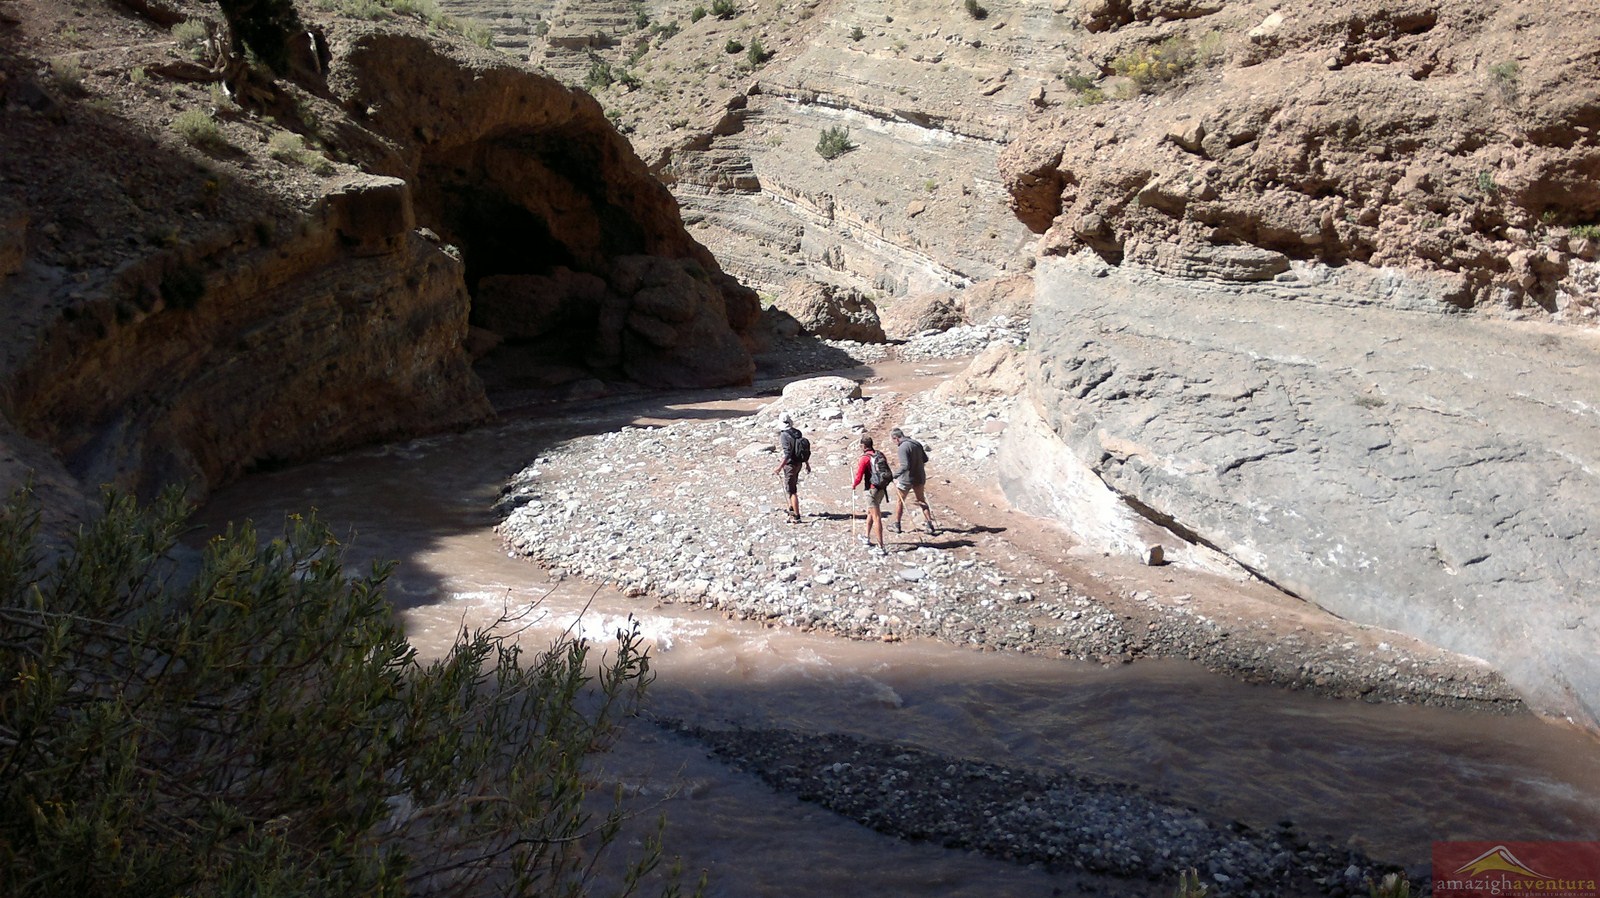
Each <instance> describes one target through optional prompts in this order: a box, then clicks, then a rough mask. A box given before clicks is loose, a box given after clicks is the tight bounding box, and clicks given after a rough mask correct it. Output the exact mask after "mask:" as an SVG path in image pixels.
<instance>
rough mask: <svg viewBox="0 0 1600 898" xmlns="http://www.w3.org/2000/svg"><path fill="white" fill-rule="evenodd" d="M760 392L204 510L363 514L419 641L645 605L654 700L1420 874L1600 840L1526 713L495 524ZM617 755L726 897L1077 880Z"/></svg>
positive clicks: (489, 445) (518, 438)
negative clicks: (1169, 803) (1251, 677)
mask: <svg viewBox="0 0 1600 898" xmlns="http://www.w3.org/2000/svg"><path fill="white" fill-rule="evenodd" d="M757 404H758V401H757V400H754V399H752V398H750V397H740V396H736V395H733V394H723V395H721V396H707V397H700V401H695V402H688V401H685V402H682V403H677V404H673V405H671V406H668V405H667V404H665V401H664V400H660V399H657V400H654V401H636V402H634V403H632V404H630V403H627V402H617V403H612V404H611V405H609V406H602V407H599V408H595V409H588V410H585V411H583V412H582V413H580V414H576V415H557V414H533V413H523V414H520V415H508V416H507V417H506V419H505V420H503V421H502V422H500V423H498V424H495V425H493V426H490V427H486V428H483V429H479V430H475V431H472V432H468V433H464V434H455V435H447V436H440V437H433V438H427V439H420V440H415V441H410V442H406V443H401V444H395V445H389V446H384V447H378V448H374V449H370V450H364V451H359V452H355V453H351V454H347V455H343V456H339V457H335V458H330V459H325V460H322V461H318V462H315V463H311V464H307V465H304V466H300V467H295V468H291V469H286V470H281V471H276V472H271V473H263V474H257V475H253V476H251V477H249V478H247V479H245V480H244V481H242V482H240V483H237V484H235V485H233V486H231V487H229V488H227V489H225V490H222V491H220V492H218V493H217V494H216V495H214V496H213V497H212V499H211V501H210V502H209V504H208V505H207V507H206V508H205V509H204V510H203V512H202V515H201V517H202V520H203V521H204V522H207V523H209V524H211V525H218V524H220V523H221V522H225V521H227V520H237V519H241V518H244V517H252V518H254V519H256V520H257V521H258V522H259V523H260V524H262V526H263V529H267V530H269V532H270V530H271V528H272V527H274V526H275V525H276V524H277V522H279V521H280V520H281V518H282V516H283V515H284V514H286V513H289V512H303V511H307V510H309V509H312V508H315V509H317V510H318V512H319V513H320V515H321V516H322V518H323V519H324V520H326V521H328V522H330V523H331V524H332V525H333V526H334V528H335V531H336V532H338V533H341V534H349V535H351V536H352V547H353V548H352V557H353V559H354V560H356V561H360V560H362V559H366V558H392V559H397V560H398V561H399V568H398V570H397V572H396V574H395V576H394V578H393V579H392V581H391V588H390V598H391V600H392V601H393V602H394V603H395V604H396V606H397V607H399V608H400V609H401V610H402V612H403V614H404V619H405V622H406V626H407V628H408V631H409V632H410V634H411V637H412V640H413V642H414V643H416V644H417V645H418V647H419V648H420V649H421V650H423V651H424V653H437V652H440V651H443V649H444V648H446V647H447V646H448V645H449V644H450V641H451V639H452V638H453V636H454V635H455V633H457V632H458V631H459V629H460V627H461V626H462V625H463V624H466V625H469V626H470V625H472V624H473V623H476V622H483V621H488V620H492V619H494V617H495V616H496V615H497V614H498V613H499V612H500V611H501V610H502V609H505V608H511V609H520V608H524V607H526V606H528V605H529V604H531V603H539V613H540V614H541V615H543V623H542V624H541V625H540V626H539V627H535V628H533V629H532V630H530V631H529V632H528V636H527V637H526V638H527V639H532V640H538V639H545V638H548V637H549V636H550V635H551V634H554V633H556V632H558V631H559V630H560V629H563V628H566V627H569V626H574V625H576V626H577V627H579V628H580V629H581V630H583V631H584V632H586V633H590V634H593V635H595V636H597V637H601V638H603V637H605V636H606V634H608V633H610V632H611V631H612V630H613V629H614V628H615V626H616V625H617V624H618V622H620V621H623V620H625V619H626V618H627V616H629V615H632V616H633V617H635V618H636V619H638V620H639V621H640V622H641V624H642V627H643V630H644V632H645V633H646V635H647V636H648V637H649V640H650V642H651V644H652V651H653V654H654V657H655V659H656V669H657V671H658V675H659V676H658V679H657V681H656V683H655V684H654V686H653V687H652V690H651V693H650V698H649V704H650V708H651V710H652V711H653V712H654V713H656V714H659V715H662V716H666V717H674V718H681V719H684V720H687V721H689V722H694V723H706V724H710V725H727V724H746V725H751V726H781V727H787V728H793V729H800V730H806V731H813V732H842V733H850V734H856V735H861V736H866V737H870V738H875V739H890V740H898V741H905V742H911V743H915V744H917V745H920V746H923V747H925V748H928V749H930V750H932V751H936V752H939V753H942V754H949V755H962V756H971V757H977V758H983V759H985V760H989V761H993V762H996V763H1001V764H1007V765H1014V766H1020V767H1033V768H1047V769H1053V770H1070V771H1073V772H1076V773H1078V774H1081V775H1084V776H1088V777H1092V778H1100V779H1106V780H1114V781H1120V782H1129V783H1136V784H1139V785H1141V786H1144V787H1148V788H1152V789H1157V790H1161V791H1162V792H1165V793H1166V794H1168V795H1170V796H1172V797H1173V798H1174V799H1175V800H1176V801H1178V802H1179V803H1182V804H1187V805H1192V806H1194V807H1198V808H1204V809H1207V810H1208V811H1210V812H1212V813H1214V814H1217V815H1220V816H1224V817H1227V818H1233V819H1238V820H1242V821H1245V822H1247V823H1250V824H1252V825H1255V826H1259V827H1270V826H1273V825H1275V824H1277V823H1278V822H1279V821H1283V820H1292V821H1294V822H1295V823H1296V824H1298V825H1299V827H1300V828H1301V830H1302V831H1303V832H1304V833H1306V834H1308V835H1312V836H1320V837H1326V839H1327V841H1330V842H1332V843H1334V844H1337V845H1344V844H1349V845H1353V846H1357V847H1360V848H1361V849H1363V850H1364V851H1366V852H1367V853H1368V854H1370V855H1371V856H1372V857H1374V858H1375V859H1378V860H1380V861H1387V862H1392V863H1399V864H1405V865H1408V866H1410V867H1413V868H1417V869H1419V870H1420V868H1421V867H1423V866H1425V865H1426V862H1427V859H1428V851H1429V845H1430V843H1431V842H1432V841H1434V840H1441V839H1473V840H1536V839H1563V840H1570V839H1595V838H1600V743H1597V742H1596V741H1595V740H1593V739H1592V738H1590V737H1589V736H1587V735H1585V734H1582V733H1579V732H1576V731H1573V730H1571V729H1568V728H1565V727H1562V726H1558V725H1554V724H1550V723H1546V722H1544V721H1541V720H1539V719H1537V718H1534V717H1531V716H1515V717H1503V716H1487V715H1477V714H1470V713H1463V712H1451V711H1443V710H1436V709H1431V708H1416V707H1399V706H1386V705H1371V704H1365V703H1361V702H1350V701H1333V700H1327V699H1320V698H1317V697H1315V696H1310V695H1305V694H1300V693H1294V692H1288V691H1283V690H1279V689H1273V688H1266V687H1253V686H1248V685H1243V684H1240V683H1238V682H1234V681H1232V680H1229V679H1227V678H1224V677H1221V676H1218V675H1214V674H1211V673H1208V672H1206V671H1204V670H1201V669H1199V668H1197V667H1193V666H1191V665H1188V664H1185V663H1179V662H1151V663H1143V662H1141V663H1136V664H1127V665H1116V666H1111V667H1104V666H1101V665H1099V664H1094V663H1086V662H1064V661H1059V660H1046V659H1038V658H1029V657H1022V656H1009V655H1005V654H999V653H993V652H988V653H983V652H975V651H972V650H969V649H963V648H958V647H954V646H949V645H943V644H939V643H935V642H931V641H908V642H901V643H893V644H884V643H875V642H874V643H868V642H853V641H849V640H844V639H839V638H832V637H826V636H821V635H813V634H806V633H801V632H796V631H791V630H782V629H772V628H768V627H764V626H761V625H759V624H755V623H748V622H742V621H729V620H725V619H723V617H722V616H720V615H717V614H713V613H709V612H702V611H699V610H697V609H694V608H689V607H682V606H663V607H657V606H655V605H654V604H653V603H651V602H649V601H648V600H641V599H628V598H625V597H623V596H621V595H619V594H616V593H614V592H609V591H606V590H603V589H596V588H595V587H594V586H593V585H591V584H584V583H580V582H576V581H574V580H566V581H563V582H559V583H557V582H551V581H550V580H548V579H547V578H546V576H545V574H544V573H543V572H542V571H541V570H540V569H539V568H537V567H536V566H534V565H532V564H531V563H529V562H528V561H526V560H523V559H519V558H515V557H510V556H508V554H507V553H506V551H505V550H504V549H503V548H502V547H501V545H500V542H499V538H498V537H497V536H496V534H495V533H494V532H493V529H492V528H493V526H494V524H495V523H496V519H495V517H494V515H493V513H492V512H491V511H490V506H491V504H492V503H493V502H494V500H495V498H496V496H497V494H498V491H499V488H500V485H501V483H502V482H503V481H504V480H505V479H506V478H507V477H509V476H510V475H511V474H513V473H514V472H516V471H517V470H519V469H520V468H522V467H523V466H524V465H526V464H527V463H528V462H529V461H531V460H532V459H533V458H534V457H535V455H536V454H537V453H538V452H539V451H540V450H541V448H543V447H548V446H552V445H556V444H558V443H559V442H560V441H562V440H566V439H570V438H572V437H574V436H577V435H581V434H590V433H596V432H600V431H603V430H605V429H608V428H615V427H619V426H624V425H626V424H628V423H632V422H634V421H637V420H642V419H645V418H649V419H651V420H670V419H673V418H689V417H695V416H701V415H706V414H729V413H736V412H739V411H747V410H750V409H753V408H755V407H756V405H757ZM580 612H581V613H580ZM574 622H576V624H574ZM606 763H607V766H608V769H609V771H610V774H611V775H612V776H614V777H616V778H617V779H619V780H622V781H625V782H627V783H629V784H631V785H633V786H636V787H638V789H639V790H641V791H642V792H643V793H644V794H646V795H649V794H661V795H669V794H670V795H671V797H670V798H668V799H666V800H665V801H663V802H662V804H661V807H662V809H664V810H665V812H666V814H667V817H668V820H669V824H668V825H669V829H668V840H669V841H668V844H669V849H670V850H672V851H674V852H676V853H678V854H681V855H682V856H683V860H684V864H685V866H686V867H687V868H688V869H690V870H696V871H697V870H701V869H705V870H708V871H709V874H710V885H709V889H708V892H709V894H711V895H717V896H763V895H783V896H813V895H814V896H835V895H850V894H854V895H926V896H965V895H972V896H980V895H981V896H985V898H995V896H1011V895H1017V896H1024V895H1041V896H1042V895H1051V894H1052V893H1053V892H1054V891H1055V890H1056V889H1057V888H1058V887H1059V885H1060V883H1059V880H1058V879H1057V878H1055V877H1053V876H1052V875H1051V874H1049V873H1047V872H1045V871H1042V870H1038V869H1028V868H1025V867H1020V866H1017V865H1013V864H1009V863H1006V862H1004V861H1000V860H995V859H991V858H985V857H982V856H978V855H974V854H969V853H964V852H957V851H951V850H947V849H943V848H939V847H936V846H930V845H913V844H907V843H904V842H901V841H899V840H896V839H893V838H890V837H888V836H884V835H880V834H877V833H875V832H872V831H871V830H868V829H866V828H864V827H861V826H858V825H856V824H854V823H851V822H849V821H847V820H844V819H841V818H839V817H837V816H835V815H833V814H831V813H829V812H827V811H824V810H822V809H820V808H818V807H815V806H813V805H808V804H805V803H802V802H800V801H798V800H796V799H795V798H793V797H790V796H786V795H779V794H775V793H773V792H772V791H770V790H769V789H767V788H766V787H765V786H763V785H762V784H761V783H760V782H759V781H757V780H755V779H754V778H753V777H751V776H747V775H744V774H741V773H737V772H735V771H732V770H731V769H729V768H727V767H725V766H723V765H722V764H720V763H718V762H715V761H712V760H709V759H707V757H706V754H705V750H704V748H703V747H701V746H699V745H698V744H696V743H694V742H692V741H689V740H686V739H684V738H682V737H680V736H677V735H675V734H672V733H669V732H667V731H665V730H663V729H661V728H658V727H656V726H653V725H650V724H649V723H645V722H639V723H636V724H634V725H633V726H631V727H630V731H629V732H628V734H627V735H626V737H625V738H624V739H623V741H622V742H621V744H620V745H619V746H618V747H617V750H616V751H615V753H614V754H613V755H612V757H610V758H609V759H608V761H607V762H606ZM1160 891H1161V893H1162V894H1167V893H1170V887H1167V888H1165V889H1162V890H1160ZM1140 894H1143V892H1142V891H1141V892H1140Z"/></svg>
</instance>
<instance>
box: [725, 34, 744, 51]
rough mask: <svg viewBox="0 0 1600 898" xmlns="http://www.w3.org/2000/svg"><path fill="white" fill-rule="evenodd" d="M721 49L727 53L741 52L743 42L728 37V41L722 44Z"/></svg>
mask: <svg viewBox="0 0 1600 898" xmlns="http://www.w3.org/2000/svg"><path fill="white" fill-rule="evenodd" d="M722 50H723V52H725V53H729V54H733V53H741V52H743V51H744V44H743V43H742V42H741V41H740V40H739V39H738V38H736V37H730V38H728V42H727V43H725V44H723V45H722Z"/></svg>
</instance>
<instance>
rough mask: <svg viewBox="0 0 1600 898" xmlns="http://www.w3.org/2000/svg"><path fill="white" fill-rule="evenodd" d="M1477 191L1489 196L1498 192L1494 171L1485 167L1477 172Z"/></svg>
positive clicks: (1498, 186)
mask: <svg viewBox="0 0 1600 898" xmlns="http://www.w3.org/2000/svg"><path fill="white" fill-rule="evenodd" d="M1478 192H1479V193H1481V194H1483V195H1484V196H1491V197H1492V196H1498V195H1499V194H1500V185H1499V184H1498V183H1496V182H1495V179H1494V172H1492V171H1488V170H1487V169H1486V170H1484V171H1480V172H1478Z"/></svg>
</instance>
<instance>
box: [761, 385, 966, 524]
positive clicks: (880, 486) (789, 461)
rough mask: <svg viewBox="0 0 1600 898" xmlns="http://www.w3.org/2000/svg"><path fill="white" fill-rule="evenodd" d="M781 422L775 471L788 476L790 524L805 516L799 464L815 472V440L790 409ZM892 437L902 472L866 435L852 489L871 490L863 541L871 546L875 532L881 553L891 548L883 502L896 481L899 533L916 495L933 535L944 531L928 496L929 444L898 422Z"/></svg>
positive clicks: (862, 442) (868, 498) (778, 422)
mask: <svg viewBox="0 0 1600 898" xmlns="http://www.w3.org/2000/svg"><path fill="white" fill-rule="evenodd" d="M777 424H778V466H777V467H776V468H774V469H773V472H772V473H774V474H776V475H778V476H779V477H781V478H783V488H784V495H785V498H786V499H787V504H788V508H787V514H788V520H789V523H791V524H798V523H800V520H801V519H800V469H801V468H802V467H804V468H805V470H806V473H807V474H810V473H811V442H810V441H809V440H807V439H806V438H805V436H804V434H802V433H801V432H800V428H798V427H796V426H794V419H793V418H792V417H791V416H790V415H789V413H787V412H785V413H783V414H782V415H780V416H779V417H778V421H777ZM889 437H890V438H891V439H893V440H894V444H895V447H896V450H897V455H898V456H899V461H900V471H899V473H898V474H896V473H895V471H894V467H893V466H892V465H891V464H890V463H889V459H888V457H887V456H885V455H884V454H883V453H882V452H881V451H879V450H878V449H876V448H874V447H873V444H872V437H870V436H867V435H865V434H863V435H862V436H861V440H860V445H861V457H860V458H859V459H858V460H857V461H856V471H855V479H853V480H852V481H851V482H850V489H851V490H852V491H854V490H856V489H857V488H860V489H862V490H864V491H865V493H866V506H867V509H866V511H867V513H866V532H865V533H864V534H863V535H862V542H864V543H866V544H867V545H868V546H872V545H873V542H874V539H873V538H874V536H876V538H877V539H876V542H877V551H878V552H879V553H880V554H886V553H887V551H888V547H887V545H886V542H885V539H884V535H883V530H884V527H883V502H884V500H885V499H887V498H888V493H889V487H890V485H891V484H892V485H893V486H894V488H895V494H896V495H895V506H894V532H896V533H901V532H903V529H902V522H903V521H904V519H905V510H906V499H907V498H908V497H914V499H915V502H916V505H917V507H918V508H920V509H922V520H923V523H924V524H925V525H926V526H927V528H928V533H930V534H933V535H938V533H939V530H938V527H937V525H935V524H934V522H933V509H932V508H931V507H930V506H929V505H928V500H927V497H926V496H924V495H923V489H924V486H925V485H926V484H927V482H928V474H927V463H928V450H927V447H925V446H923V445H922V443H921V442H919V441H918V440H914V439H912V438H910V437H908V436H906V434H905V431H903V430H901V429H900V428H898V427H896V428H894V429H893V430H891V431H889Z"/></svg>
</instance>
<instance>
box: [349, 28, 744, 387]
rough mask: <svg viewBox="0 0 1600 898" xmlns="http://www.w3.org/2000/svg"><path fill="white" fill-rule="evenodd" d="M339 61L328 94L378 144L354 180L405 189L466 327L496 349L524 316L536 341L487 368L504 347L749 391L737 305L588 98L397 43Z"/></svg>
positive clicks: (495, 66)
mask: <svg viewBox="0 0 1600 898" xmlns="http://www.w3.org/2000/svg"><path fill="white" fill-rule="evenodd" d="M342 50H343V52H341V53H339V54H338V57H337V58H338V60H339V61H338V62H337V64H336V66H335V68H334V71H333V84H334V86H335V89H336V90H337V91H338V92H339V93H340V94H341V98H342V100H343V102H344V103H345V105H346V106H348V107H351V108H355V109H358V110H361V111H362V112H363V113H364V114H363V115H361V116H360V121H361V124H362V125H363V126H364V127H366V128H369V129H371V130H372V131H373V132H375V133H377V134H379V135H382V136H383V137H385V138H387V142H386V144H385V145H384V146H383V147H382V151H378V150H377V149H375V150H374V151H373V152H372V153H371V154H370V156H369V158H368V165H369V167H371V168H373V169H375V170H379V171H384V172H390V173H395V174H398V175H400V176H402V177H405V178H406V179H407V180H408V181H411V182H413V183H415V184H416V185H417V188H416V192H417V205H418V220H419V222H421V223H422V224H424V225H426V226H428V227H429V228H431V229H433V230H434V231H436V232H437V233H438V234H439V236H440V237H441V239H443V240H444V241H445V242H446V243H449V244H451V245H452V246H454V247H455V248H456V249H457V250H458V251H459V252H460V253H461V255H462V258H463V260H464V262H465V264H466V279H467V285H468V288H469V290H473V291H474V292H475V302H474V310H475V311H474V318H473V323H474V324H476V325H479V326H481V327H484V328H486V329H488V330H490V331H496V330H497V329H498V328H499V327H500V326H503V325H505V324H506V323H507V322H508V321H511V320H514V319H517V318H519V317H523V312H522V304H523V303H530V304H531V310H532V315H533V317H535V318H540V319H542V320H543V321H544V322H545V324H546V325H548V326H546V327H535V328H533V329H532V330H531V331H530V330H529V329H527V328H526V327H521V326H516V325H513V327H515V328H516V329H515V332H514V333H502V334H501V335H502V336H504V337H506V338H507V341H506V343H505V344H503V345H502V347H501V348H500V349H498V350H496V352H497V353H498V354H499V355H501V356H505V355H509V354H514V353H515V351H516V349H517V348H518V347H519V346H520V347H521V349H522V350H523V351H524V352H525V353H527V354H531V355H534V356H537V357H540V358H542V359H545V360H547V361H550V362H553V363H563V364H569V365H577V366H583V367H587V368H590V369H593V370H595V371H597V372H599V373H602V374H604V373H606V372H618V373H620V374H621V375H625V376H627V377H629V378H632V379H635V380H639V381H641V382H646V383H650V384H653V385H658V386H669V387H691V386H717V385H723V384H729V383H741V382H745V381H748V380H749V379H750V377H751V375H752V374H753V373H754V370H755V366H754V363H753V362H752V361H751V359H750V354H749V351H748V349H749V345H748V344H753V343H754V342H755V339H756V338H755V337H754V329H755V326H756V324H757V322H758V321H759V318H760V305H759V301H758V299H757V296H756V294H755V292H754V291H752V290H750V289H748V288H746V287H744V286H742V285H740V284H739V283H738V282H737V281H735V280H734V279H733V278H732V277H730V276H728V275H726V274H724V273H723V272H722V270H721V268H720V267H719V266H718V265H717V262H716V259H714V258H713V257H712V255H711V253H710V252H708V251H707V250H706V249H705V247H703V246H702V245H700V244H699V243H698V242H696V241H695V240H694V239H693V238H691V237H690V236H689V235H688V234H687V233H686V232H685V230H684V227H683V221H682V219H681V218H680V217H679V214H678V206H677V203H676V202H675V201H674V200H673V198H672V195H671V193H670V192H668V191H667V189H666V188H665V187H663V186H662V185H661V183H660V182H659V181H658V180H656V179H655V178H654V177H653V176H652V175H651V174H650V173H649V171H647V170H646V169H645V167H644V165H643V164H642V163H641V162H640V161H639V158H638V157H637V156H636V155H635V154H634V152H633V149H632V147H630V146H629V144H628V142H627V140H626V139H624V138H623V137H622V136H621V135H620V134H618V133H617V132H616V130H615V129H614V128H612V127H611V126H610V124H609V123H608V122H606V120H605V117H604V115H603V113H602V111H601V109H600V107H599V105H598V104H597V103H595V101H594V100H593V98H592V97H590V96H589V95H588V94H585V93H583V92H581V91H576V90H571V89H569V88H566V87H563V86H562V85H561V84H559V83H558V82H556V81H554V80H552V79H549V78H543V77H539V76H534V75H531V74H529V73H528V72H526V71H525V70H523V69H521V68H519V67H517V66H514V65H510V64H507V63H506V62H504V61H503V60H502V59H500V58H497V57H493V56H482V57H479V56H465V55H461V56H450V55H448V54H445V53H443V52H441V50H440V48H438V47H436V46H435V45H433V44H431V43H429V42H428V41H426V40H423V39H420V38H415V37H408V36H403V35H396V34H390V33H381V32H380V33H369V34H361V35H358V36H355V37H354V38H352V39H351V40H350V41H349V42H348V44H347V45H346V46H344V47H343V48H342ZM392 148H399V151H398V152H394V151H392ZM600 282H603V287H602V284H601V283H600ZM552 310H555V311H554V312H552Z"/></svg>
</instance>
